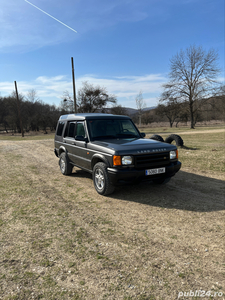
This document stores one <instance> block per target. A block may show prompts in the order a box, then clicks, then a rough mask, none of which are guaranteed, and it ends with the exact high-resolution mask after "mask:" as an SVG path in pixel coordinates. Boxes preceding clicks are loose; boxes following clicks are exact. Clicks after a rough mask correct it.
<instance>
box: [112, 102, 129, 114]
mask: <svg viewBox="0 0 225 300" xmlns="http://www.w3.org/2000/svg"><path fill="white" fill-rule="evenodd" d="M110 112H111V114H113V115H126V114H127V112H126V108H125V107H123V106H122V105H117V104H115V105H113V106H112V107H111V108H110Z"/></svg>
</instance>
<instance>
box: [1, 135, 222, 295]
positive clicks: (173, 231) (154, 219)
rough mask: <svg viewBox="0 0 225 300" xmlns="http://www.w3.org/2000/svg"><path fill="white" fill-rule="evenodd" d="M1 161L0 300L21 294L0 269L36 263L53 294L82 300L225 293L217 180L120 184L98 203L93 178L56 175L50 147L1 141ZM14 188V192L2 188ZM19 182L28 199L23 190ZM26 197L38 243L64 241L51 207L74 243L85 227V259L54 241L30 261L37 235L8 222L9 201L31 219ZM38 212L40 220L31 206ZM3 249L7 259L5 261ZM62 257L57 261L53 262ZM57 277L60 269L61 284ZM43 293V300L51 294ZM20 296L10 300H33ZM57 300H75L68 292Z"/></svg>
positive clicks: (186, 177)
mask: <svg viewBox="0 0 225 300" xmlns="http://www.w3.org/2000/svg"><path fill="white" fill-rule="evenodd" d="M204 132H205V131H204ZM195 133H196V132H195ZM0 156H1V173H0V180H1V182H2V185H1V189H2V190H3V189H4V193H3V194H4V195H5V193H8V196H7V197H6V196H3V200H1V207H2V210H1V219H2V220H3V223H4V224H9V225H5V226H6V227H4V226H1V228H2V231H1V232H0V236H1V235H2V237H1V240H2V241H3V244H4V248H2V249H1V252H2V253H1V256H2V257H3V259H2V261H1V262H2V263H1V265H0V271H1V273H2V274H5V277H4V278H3V277H1V279H0V286H2V289H1V290H0V295H1V293H2V295H1V296H2V297H3V298H2V299H8V298H4V297H6V295H7V293H8V291H10V292H11V293H12V294H13V295H22V294H21V293H22V292H21V291H22V290H25V285H24V281H23V280H22V279H21V282H22V283H21V282H20V284H21V286H23V288H21V291H20V293H19V292H18V290H17V286H18V283H14V281H12V280H11V281H10V280H9V278H10V276H11V275H10V274H9V273H8V271H6V269H5V267H4V264H7V263H6V261H7V260H11V261H12V260H13V259H14V260H15V259H16V260H18V261H19V262H20V261H25V262H26V263H27V270H26V271H29V272H31V271H32V270H33V271H32V272H33V273H34V274H36V273H37V274H39V273H38V271H37V270H38V267H37V266H40V261H41V259H42V257H43V256H46V257H48V258H49V259H50V257H54V259H55V265H54V266H52V267H51V266H50V267H46V266H45V267H42V269H43V270H44V271H43V272H44V274H45V276H46V274H48V275H49V276H52V278H54V280H55V281H56V285H54V287H52V288H51V289H52V292H51V293H52V295H53V294H54V293H56V291H57V288H59V289H66V290H67V291H69V290H70V291H74V293H75V292H76V293H78V294H79V297H80V298H81V299H82V298H84V299H134V298H137V299H177V296H178V293H179V292H181V291H184V292H188V291H190V290H192V291H195V290H200V289H201V290H205V291H214V292H216V291H217V292H221V291H222V290H223V289H222V286H223V275H224V273H223V272H224V265H223V263H224V262H223V255H224V248H223V246H224V245H223V240H224V227H223V226H224V209H225V205H224V196H225V188H224V181H221V180H217V179H212V178H208V177H206V176H200V175H197V174H193V173H187V172H184V171H180V172H179V173H178V174H177V175H176V176H175V177H174V178H173V179H172V180H171V181H170V183H168V185H165V186H155V185H153V184H151V183H142V184H139V185H136V186H125V187H120V188H117V189H116V191H115V193H114V194H113V195H111V196H109V197H102V196H100V195H98V194H97V193H96V192H95V190H94V187H93V183H92V179H91V175H89V174H87V173H85V172H83V171H81V170H79V169H76V168H74V171H73V174H72V176H69V177H68V176H67V177H66V176H63V175H62V174H61V173H60V170H59V166H58V159H57V158H56V157H55V156H54V153H53V141H51V140H42V141H21V142H9V141H3V142H1V143H0ZM15 182H16V183H17V186H18V189H17V190H15V189H12V188H11V189H10V186H11V187H13V186H14V185H15ZM23 184H25V187H24V189H23V191H24V190H26V192H27V194H23V193H22V192H21V191H22V187H23ZM19 186H21V190H20V189H19ZM20 193H21V194H20ZM29 193H30V194H32V195H33V196H29V195H30V194H29ZM32 197H33V198H32ZM31 199H39V200H38V201H39V202H40V203H41V209H42V213H41V215H40V220H41V221H40V222H42V223H43V224H45V226H42V227H40V228H42V229H40V232H41V233H40V234H41V236H46V237H48V238H49V236H51V239H52V240H54V241H55V239H56V237H57V239H58V236H59V235H60V234H61V233H62V234H63V235H64V240H67V239H69V238H71V236H72V234H73V232H71V225H69V223H68V224H67V223H65V224H64V226H63V227H54V228H53V225H52V223H51V222H53V224H54V226H55V223H54V222H56V225H57V224H59V223H60V222H62V220H64V221H65V219H63V218H64V217H63V216H61V217H60V216H59V215H58V209H59V208H60V210H62V211H63V213H64V214H65V216H66V218H67V220H70V221H71V222H72V220H74V221H75V223H76V226H75V228H74V229H73V230H74V232H76V234H77V236H78V233H79V230H80V229H79V228H83V229H82V230H84V231H85V232H86V236H85V234H84V237H83V240H82V246H83V245H85V248H84V250H83V251H84V253H85V254H83V256H80V254H79V255H78V252H76V251H75V250H74V251H75V252H66V251H67V250H66V251H62V250H61V248H60V247H58V246H57V243H56V242H55V244H54V246H53V244H52V246H48V247H47V248H45V249H42V248H40V249H39V248H38V249H39V250H38V251H37V253H36V252H35V251H36V250H37V249H34V250H33V251H34V252H35V253H36V260H35V262H34V261H33V262H32V259H30V258H29V255H28V254H27V253H28V250H29V249H30V248H29V243H28V244H26V243H27V241H29V238H30V239H32V238H33V237H34V231H35V232H36V239H39V238H40V237H39V236H38V230H39V229H38V228H39V227H37V228H36V227H35V225H33V224H32V225H29V224H28V223H26V222H28V221H24V219H23V221H21V219H20V218H19V217H18V219H16V220H15V223H14V222H13V223H12V222H11V223H10V220H11V218H12V216H15V212H14V213H13V211H14V210H15V206H13V205H14V204H15V203H17V201H18V205H21V207H23V205H24V208H23V209H25V208H26V207H27V210H29V212H30V214H31V216H35V212H31V208H29V204H30V201H31ZM32 201H33V200H32ZM13 203H14V204H13ZM32 205H33V204H32ZM35 205H36V204H35ZM36 210H37V215H38V216H39V214H40V211H39V208H38V207H37V208H36ZM33 211H35V210H33ZM53 216H54V217H53ZM56 216H59V217H56ZM55 218H56V219H55ZM60 218H62V220H61V219H60ZM47 220H48V222H47ZM57 222H58V223H57ZM65 222H66V221H65ZM51 226H52V227H51ZM69 226H70V227H69ZM18 228H20V230H21V228H22V229H23V230H25V229H24V228H26V236H25V235H24V234H23V233H21V237H20V242H19V247H21V248H22V249H23V251H20V250H18V244H17V242H18V230H17V229H18ZM6 237H7V239H6ZM74 243H75V244H76V242H74ZM78 244H79V243H78ZM78 244H77V247H78V248H79V247H80V246H79V245H78ZM63 245H64V244H63ZM8 247H10V249H11V252H10V254H7V253H8V252H7V249H8ZM63 247H64V246H63ZM65 247H66V246H65ZM28 248H29V249H28ZM78 248H77V249H78ZM63 249H64V248H63ZM82 249H83V248H82ZM85 249H86V250H85ZM87 249H89V250H87ZM90 249H91V250H90ZM64 250H65V249H64ZM68 251H69V250H68ZM79 251H80V250H79ZM85 251H86V252H85ZM88 251H89V252H88ZM91 251H92V252H91ZM79 253H80V252H79ZM93 253H94V254H93ZM7 255H8V256H7ZM96 255H98V259H96ZM14 256H16V257H14ZM60 257H63V260H62V261H60V264H59V260H60V259H59V258H60ZM99 257H100V259H99ZM71 261H75V262H76V270H75V271H74V272H73V267H68V265H69V262H71ZM4 262H5V263H4ZM56 266H57V268H56ZM10 268H11V266H10V265H9V269H10ZM35 270H36V271H35ZM59 270H64V271H65V272H64V271H63V272H64V273H65V279H63V278H64V277H63V275H59V274H61V273H60V271H59ZM71 270H72V271H71ZM17 272H18V273H19V274H20V275H21V278H22V277H23V276H22V275H23V272H24V270H23V269H22V267H21V265H20V263H19V264H18V266H17ZM57 272H58V273H57ZM40 277H41V275H40ZM42 277H43V278H45V277H44V275H43V276H42ZM38 278H39V277H38ZM38 280H39V279H38ZM42 280H44V279H42ZM83 281H84V283H82V282H83ZM37 282H38V281H37ZM28 287H29V289H30V290H32V291H33V293H34V295H36V294H37V295H38V286H37V285H36V283H34V282H33V281H30V283H29V281H28ZM33 287H35V289H34V288H33ZM41 289H43V291H46V294H44V295H47V292H48V290H49V288H48V287H47V286H46V287H45V288H43V287H42V288H40V290H41ZM35 290H36V292H35ZM43 291H42V293H43ZM223 292H224V291H223ZM35 293H36V294H35ZM23 295H25V296H23V298H18V299H31V298H29V297H27V298H26V294H23ZM35 297H36V296H35ZM125 297H127V298H125ZM129 297H130V298H129ZM80 298H76V299H80ZM217 298H218V297H215V299H217ZM15 299H17V298H15ZM37 299H38V298H37ZM43 299H50V298H48V297H47V296H45V297H44V298H43ZM58 299H60V298H58ZM61 299H64V298H61ZM65 299H73V297H72V296H71V297H70V294H68V295H67V298H65ZM74 299H75V298H74ZM180 299H185V298H180ZM201 299H209V297H206V298H204V297H201ZM218 299H224V298H223V297H220V298H218Z"/></svg>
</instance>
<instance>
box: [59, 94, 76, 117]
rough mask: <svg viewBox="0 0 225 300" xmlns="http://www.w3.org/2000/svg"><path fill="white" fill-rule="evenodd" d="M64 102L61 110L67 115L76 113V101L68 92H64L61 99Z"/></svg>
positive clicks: (61, 103) (61, 104)
mask: <svg viewBox="0 0 225 300" xmlns="http://www.w3.org/2000/svg"><path fill="white" fill-rule="evenodd" d="M61 99H62V101H61V102H60V108H61V110H62V111H64V112H65V113H73V112H74V99H73V98H72V96H71V95H70V93H69V92H68V91H64V92H63V95H62V97H61Z"/></svg>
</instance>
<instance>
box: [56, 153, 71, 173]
mask: <svg viewBox="0 0 225 300" xmlns="http://www.w3.org/2000/svg"><path fill="white" fill-rule="evenodd" d="M59 167H60V170H61V173H62V174H63V175H70V174H71V173H72V169H73V166H72V165H71V164H70V163H69V160H68V157H67V155H66V153H65V152H62V153H61V154H60V156H59Z"/></svg>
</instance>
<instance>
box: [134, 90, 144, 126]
mask: <svg viewBox="0 0 225 300" xmlns="http://www.w3.org/2000/svg"><path fill="white" fill-rule="evenodd" d="M135 101H136V105H137V109H138V116H139V126H141V116H142V114H143V110H144V108H145V107H146V103H145V101H144V99H143V96H142V91H140V92H139V94H138V95H137V96H136V98H135Z"/></svg>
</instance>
